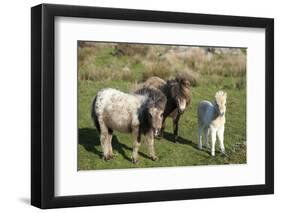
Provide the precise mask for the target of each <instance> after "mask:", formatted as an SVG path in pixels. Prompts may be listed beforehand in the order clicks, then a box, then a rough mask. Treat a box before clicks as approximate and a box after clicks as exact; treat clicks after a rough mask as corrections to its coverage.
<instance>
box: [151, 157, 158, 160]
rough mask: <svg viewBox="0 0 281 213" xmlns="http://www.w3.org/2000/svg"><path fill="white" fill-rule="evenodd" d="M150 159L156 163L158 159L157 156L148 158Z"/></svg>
mask: <svg viewBox="0 0 281 213" xmlns="http://www.w3.org/2000/svg"><path fill="white" fill-rule="evenodd" d="M150 159H151V160H153V161H157V160H158V157H157V156H150Z"/></svg>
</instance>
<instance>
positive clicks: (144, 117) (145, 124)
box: [138, 102, 152, 134]
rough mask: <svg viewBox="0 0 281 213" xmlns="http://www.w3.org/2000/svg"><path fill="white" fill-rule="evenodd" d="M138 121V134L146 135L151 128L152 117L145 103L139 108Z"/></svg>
mask: <svg viewBox="0 0 281 213" xmlns="http://www.w3.org/2000/svg"><path fill="white" fill-rule="evenodd" d="M138 119H139V121H140V133H143V134H146V133H148V132H149V130H150V129H151V128H152V117H151V115H150V114H149V107H148V102H145V103H144V104H143V106H142V107H140V109H139V112H138Z"/></svg>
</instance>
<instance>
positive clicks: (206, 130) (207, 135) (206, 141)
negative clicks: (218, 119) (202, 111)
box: [204, 127, 210, 149]
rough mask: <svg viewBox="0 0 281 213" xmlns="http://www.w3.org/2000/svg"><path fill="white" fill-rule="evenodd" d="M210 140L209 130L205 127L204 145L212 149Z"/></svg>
mask: <svg viewBox="0 0 281 213" xmlns="http://www.w3.org/2000/svg"><path fill="white" fill-rule="evenodd" d="M208 139H209V128H208V127H205V128H204V145H205V147H206V148H207V149H210V145H209V142H208Z"/></svg>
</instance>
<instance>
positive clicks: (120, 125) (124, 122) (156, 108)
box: [91, 88, 167, 163]
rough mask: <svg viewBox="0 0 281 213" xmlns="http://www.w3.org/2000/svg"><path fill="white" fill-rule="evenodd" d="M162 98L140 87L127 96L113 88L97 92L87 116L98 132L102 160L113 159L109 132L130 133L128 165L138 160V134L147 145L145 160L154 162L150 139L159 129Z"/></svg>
mask: <svg viewBox="0 0 281 213" xmlns="http://www.w3.org/2000/svg"><path fill="white" fill-rule="evenodd" d="M166 101H167V100H166V97H165V95H164V94H163V93H162V92H161V91H160V90H158V89H153V88H142V89H140V90H138V91H136V92H135V94H128V93H124V92H121V91H119V90H116V89H111V88H107V89H103V90H100V91H99V92H98V93H97V95H96V97H95V98H94V100H93V102H92V110H91V117H92V120H93V121H94V124H95V126H96V128H97V130H98V131H99V133H100V142H101V147H102V150H103V158H104V159H105V160H109V159H111V158H113V156H114V154H113V151H112V145H111V141H112V134H113V131H115V130H116V131H119V132H125V133H132V135H133V153H132V162H133V163H136V162H137V160H138V149H139V147H140V144H141V135H142V134H143V135H144V136H145V141H146V142H147V144H148V152H149V157H150V158H151V159H152V160H156V159H157V157H156V155H155V151H154V136H155V135H158V134H159V132H160V129H161V126H162V120H163V112H164V109H165V105H166Z"/></svg>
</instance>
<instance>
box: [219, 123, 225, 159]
mask: <svg viewBox="0 0 281 213" xmlns="http://www.w3.org/2000/svg"><path fill="white" fill-rule="evenodd" d="M218 138H219V141H220V148H221V152H222V153H223V154H226V153H225V148H224V127H222V128H220V129H219V130H218Z"/></svg>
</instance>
